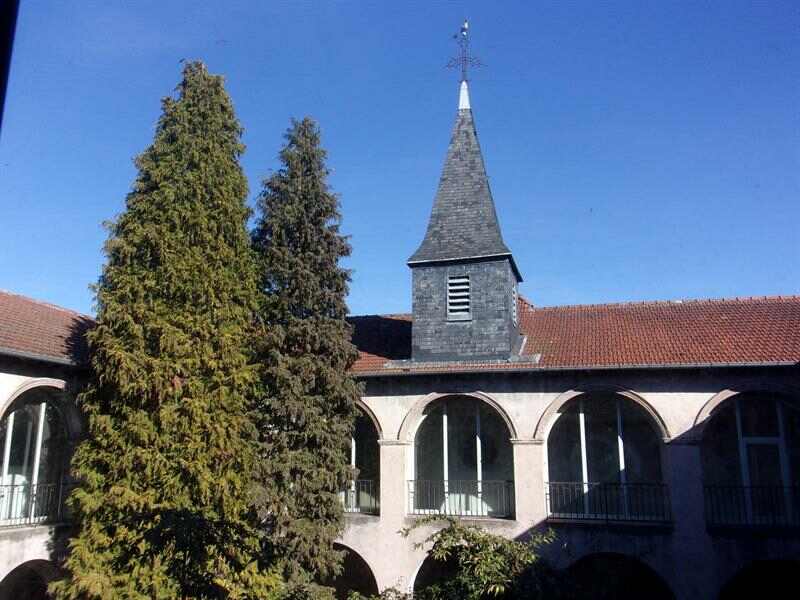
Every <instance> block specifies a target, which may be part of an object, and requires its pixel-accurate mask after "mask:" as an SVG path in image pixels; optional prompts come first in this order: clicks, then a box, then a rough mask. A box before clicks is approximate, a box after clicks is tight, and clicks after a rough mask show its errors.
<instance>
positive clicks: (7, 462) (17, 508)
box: [0, 387, 68, 526]
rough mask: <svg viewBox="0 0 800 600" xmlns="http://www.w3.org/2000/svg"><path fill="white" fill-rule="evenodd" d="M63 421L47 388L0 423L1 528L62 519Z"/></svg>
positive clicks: (25, 397)
mask: <svg viewBox="0 0 800 600" xmlns="http://www.w3.org/2000/svg"><path fill="white" fill-rule="evenodd" d="M67 446H68V444H67V435H66V428H65V426H64V419H63V416H62V414H61V411H60V410H59V407H58V405H57V403H56V401H55V398H54V397H53V396H52V395H51V394H50V393H49V390H48V389H47V388H43V387H40V388H33V389H31V390H29V391H26V392H24V393H23V394H22V395H20V396H19V397H18V398H16V399H15V400H14V402H12V404H11V406H9V407H8V409H7V410H6V412H5V414H3V416H2V419H0V452H1V453H2V454H1V455H0V526H1V525H20V524H26V523H37V522H41V521H44V520H46V519H48V518H55V517H57V516H58V515H59V512H60V508H61V500H62V495H63V494H62V491H63V490H62V485H63V482H62V479H63V475H64V472H65V468H66V464H67Z"/></svg>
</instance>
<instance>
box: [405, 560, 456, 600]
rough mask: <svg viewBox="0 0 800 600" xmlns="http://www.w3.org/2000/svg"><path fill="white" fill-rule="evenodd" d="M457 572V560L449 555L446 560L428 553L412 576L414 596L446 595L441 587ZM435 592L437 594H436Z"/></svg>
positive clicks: (432, 596) (423, 597)
mask: <svg viewBox="0 0 800 600" xmlns="http://www.w3.org/2000/svg"><path fill="white" fill-rule="evenodd" d="M457 573H458V561H457V560H456V558H455V557H454V556H451V557H450V558H449V559H448V560H447V561H441V560H436V559H435V558H434V557H433V556H431V555H430V554H429V555H428V556H427V557H426V558H425V560H424V561H423V562H422V565H420V567H419V570H418V571H417V576H416V577H415V578H414V598H417V597H419V598H422V599H423V600H424V599H425V598H428V597H431V598H435V597H447V596H443V595H442V592H443V590H442V588H443V587H444V586H446V585H447V583H448V582H449V581H452V580H453V579H454V578H455V576H456V574H457ZM437 592H438V594H439V595H437Z"/></svg>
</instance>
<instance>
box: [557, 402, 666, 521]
mask: <svg viewBox="0 0 800 600" xmlns="http://www.w3.org/2000/svg"><path fill="white" fill-rule="evenodd" d="M547 457H548V477H549V483H548V484H547V500H548V510H549V513H550V515H551V518H569V519H574V518H579V519H580V518H586V519H598V518H600V519H620V520H646V521H652V520H657V521H667V520H669V519H670V512H669V501H668V495H667V490H666V486H664V484H663V483H662V473H661V440H660V438H659V435H658V432H657V431H656V429H655V427H654V426H653V423H652V419H651V417H650V415H649V414H648V413H647V411H645V410H644V409H643V408H642V407H641V406H639V405H638V404H636V403H635V402H632V401H630V400H628V399H627V398H625V397H623V396H620V395H618V394H584V395H582V396H579V397H578V398H576V399H575V400H573V401H572V402H570V403H568V404H567V405H566V406H565V407H564V409H563V410H562V411H561V413H560V415H559V416H558V419H557V421H556V422H555V423H554V425H553V428H552V430H551V431H550V435H549V437H548V440H547Z"/></svg>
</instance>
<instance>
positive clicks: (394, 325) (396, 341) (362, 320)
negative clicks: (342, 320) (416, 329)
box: [347, 315, 411, 360]
mask: <svg viewBox="0 0 800 600" xmlns="http://www.w3.org/2000/svg"><path fill="white" fill-rule="evenodd" d="M347 322H348V323H350V325H351V326H352V327H353V338H352V342H353V344H354V345H355V346H356V347H357V348H358V349H359V350H360V351H361V352H362V353H367V354H372V355H375V356H378V357H381V358H384V359H386V360H407V359H409V358H411V320H410V318H409V317H408V316H406V315H397V316H381V315H369V316H364V317H348V319H347Z"/></svg>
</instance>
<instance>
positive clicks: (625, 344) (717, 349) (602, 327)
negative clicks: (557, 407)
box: [352, 296, 800, 375]
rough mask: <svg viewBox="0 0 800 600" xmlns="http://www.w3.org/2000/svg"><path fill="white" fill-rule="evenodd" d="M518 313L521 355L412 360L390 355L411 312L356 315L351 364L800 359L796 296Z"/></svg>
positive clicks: (399, 346)
mask: <svg viewBox="0 0 800 600" xmlns="http://www.w3.org/2000/svg"><path fill="white" fill-rule="evenodd" d="M520 319H521V321H520V325H521V328H522V331H523V333H524V334H525V335H526V336H527V339H526V342H525V346H524V348H523V351H522V356H520V357H519V360H516V361H502V362H474V363H464V362H460V363H439V364H436V363H427V364H420V365H412V364H403V363H398V362H391V361H399V360H402V359H406V358H408V357H409V355H410V351H411V327H410V321H411V317H410V315H390V316H386V317H380V316H374V317H359V318H354V319H352V322H353V324H354V325H355V330H356V331H355V336H354V340H355V342H356V345H357V346H359V349H361V358H359V360H358V361H357V362H356V364H355V366H354V368H353V371H354V372H355V373H358V374H363V375H366V374H387V375H389V374H404V373H424V372H465V371H482V370H546V369H597V368H636V367H678V366H725V365H731V366H733V365H743V366H744V365H762V364H798V363H800V296H785V297H759V298H735V299H727V300H686V301H669V302H637V303H626V304H596V305H585V306H557V307H546V308H537V307H534V306H532V305H531V304H529V303H528V302H526V301H524V300H521V301H520ZM390 336H391V337H393V338H394V339H389V337H390ZM395 336H396V337H395ZM362 340H369V344H368V345H366V344H364V345H362Z"/></svg>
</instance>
